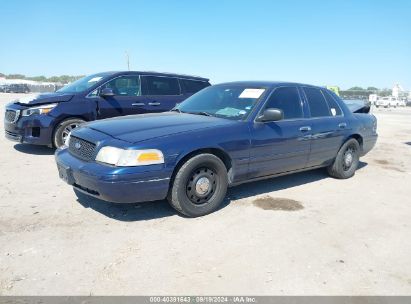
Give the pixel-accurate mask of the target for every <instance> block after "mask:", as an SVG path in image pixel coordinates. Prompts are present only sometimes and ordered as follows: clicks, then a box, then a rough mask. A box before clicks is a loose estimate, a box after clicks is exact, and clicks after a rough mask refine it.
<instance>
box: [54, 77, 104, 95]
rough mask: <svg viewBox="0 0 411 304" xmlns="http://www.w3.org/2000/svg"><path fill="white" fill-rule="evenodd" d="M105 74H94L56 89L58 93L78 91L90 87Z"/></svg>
mask: <svg viewBox="0 0 411 304" xmlns="http://www.w3.org/2000/svg"><path fill="white" fill-rule="evenodd" d="M105 76H107V74H94V75H90V76H86V77H83V78H80V79H79V80H76V81H74V82H72V83H69V84H68V85H66V86H64V87H62V88H61V89H60V90H57V92H58V93H80V92H84V91H86V90H87V89H89V88H91V87H92V86H93V85H95V84H96V83H97V82H99V81H101V80H102V79H103V78H104V77H105Z"/></svg>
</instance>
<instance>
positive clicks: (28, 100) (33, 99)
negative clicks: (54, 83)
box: [14, 92, 74, 107]
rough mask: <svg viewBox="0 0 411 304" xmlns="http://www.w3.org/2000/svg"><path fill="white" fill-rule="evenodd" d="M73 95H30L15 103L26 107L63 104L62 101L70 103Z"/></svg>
mask: <svg viewBox="0 0 411 304" xmlns="http://www.w3.org/2000/svg"><path fill="white" fill-rule="evenodd" d="M73 96H74V95H73V94H66V93H57V92H55V93H41V94H30V95H27V96H24V97H22V98H19V99H17V100H15V101H14V103H16V104H18V105H22V106H26V107H31V106H36V105H42V104H48V103H55V102H62V101H69V100H70V99H72V98H73Z"/></svg>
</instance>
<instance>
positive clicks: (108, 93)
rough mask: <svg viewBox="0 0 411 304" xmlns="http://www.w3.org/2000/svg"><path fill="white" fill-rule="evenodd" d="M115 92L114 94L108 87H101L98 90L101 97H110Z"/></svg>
mask: <svg viewBox="0 0 411 304" xmlns="http://www.w3.org/2000/svg"><path fill="white" fill-rule="evenodd" d="M114 95H115V94H114V92H113V90H112V89H110V88H104V89H102V90H101V92H100V96H101V97H103V98H104V97H112V96H114Z"/></svg>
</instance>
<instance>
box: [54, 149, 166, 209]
mask: <svg viewBox="0 0 411 304" xmlns="http://www.w3.org/2000/svg"><path fill="white" fill-rule="evenodd" d="M55 158H56V163H57V168H58V170H59V175H60V178H62V179H63V180H64V181H65V182H66V183H68V184H69V185H72V186H73V187H74V188H75V189H78V190H80V191H81V192H83V193H85V194H87V195H90V196H93V197H96V198H99V199H101V200H104V201H108V202H113V203H136V202H147V201H156V200H162V199H165V198H166V196H167V193H168V188H169V183H170V177H171V174H172V172H171V171H170V170H166V169H165V168H164V166H163V165H151V166H141V167H122V168H120V167H114V166H108V165H104V164H99V163H96V162H94V161H93V162H86V161H83V160H80V159H78V158H76V157H74V156H73V155H71V154H70V152H69V151H68V149H58V150H57V151H56V154H55Z"/></svg>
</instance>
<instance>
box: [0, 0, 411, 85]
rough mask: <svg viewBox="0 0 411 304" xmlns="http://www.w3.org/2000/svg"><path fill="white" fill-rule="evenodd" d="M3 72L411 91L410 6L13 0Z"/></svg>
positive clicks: (366, 0) (269, 0)
mask: <svg viewBox="0 0 411 304" xmlns="http://www.w3.org/2000/svg"><path fill="white" fill-rule="evenodd" d="M0 33H1V35H0V72H1V73H4V74H15V73H19V74H25V75H27V76H38V75H45V76H47V77H49V76H53V75H63V74H68V75H85V74H91V73H96V72H102V71H111V70H126V69H127V64H126V52H128V54H129V57H130V68H131V70H144V71H146V70H149V71H160V72H163V71H166V72H174V73H184V74H193V75H199V76H203V77H207V78H210V80H211V82H212V83H220V82H227V81H237V80H284V81H294V82H303V83H310V84H314V85H338V86H340V87H341V88H343V89H347V88H350V87H352V86H362V87H368V86H376V87H379V88H385V87H387V88H391V87H392V86H393V84H395V83H399V84H401V85H402V86H403V87H404V88H406V89H411V1H410V0H396V1H389V0H386V1H382V0H328V1H327V0H323V1H319V0H305V1H303V0H301V1H297V0H290V1H275V0H247V1H244V0H208V1H207V0H197V1H193V0H114V1H113V0H98V1H97V0H81V1H79V0H66V1H55V0H36V1H30V0H26V1H23V0H13V1H2V3H1V6H0Z"/></svg>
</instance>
